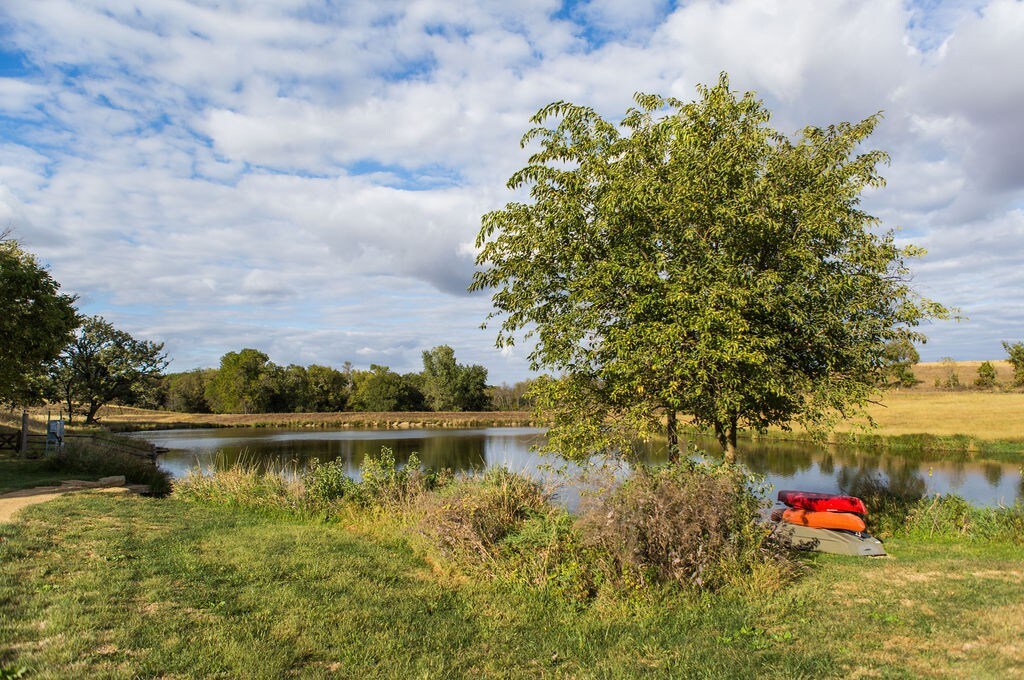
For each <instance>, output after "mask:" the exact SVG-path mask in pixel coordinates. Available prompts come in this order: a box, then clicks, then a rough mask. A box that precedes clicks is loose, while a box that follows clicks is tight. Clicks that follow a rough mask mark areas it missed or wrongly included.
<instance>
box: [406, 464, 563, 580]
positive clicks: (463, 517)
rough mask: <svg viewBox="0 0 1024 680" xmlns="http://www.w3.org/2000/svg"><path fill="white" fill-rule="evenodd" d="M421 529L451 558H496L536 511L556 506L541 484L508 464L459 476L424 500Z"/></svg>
mask: <svg viewBox="0 0 1024 680" xmlns="http://www.w3.org/2000/svg"><path fill="white" fill-rule="evenodd" d="M420 510H421V518H420V522H419V528H420V532H421V533H422V534H423V535H425V536H427V538H428V539H429V540H430V542H431V544H433V545H434V546H435V547H436V548H437V550H439V552H440V553H441V555H442V556H443V557H445V558H454V559H466V560H468V561H469V562H470V563H476V564H480V563H486V562H493V561H494V560H495V559H496V558H497V557H498V555H499V552H500V551H499V544H500V543H501V542H502V541H503V540H504V539H506V538H507V537H508V536H510V535H512V534H514V533H515V532H516V531H518V530H519V529H520V527H522V525H523V523H524V522H525V521H526V520H527V519H529V518H530V517H532V516H536V515H538V514H545V513H548V512H550V511H551V506H550V504H549V494H548V493H546V492H545V491H544V490H543V488H542V487H541V485H540V484H539V483H537V482H535V481H533V480H530V479H527V478H526V477H524V476H523V475H519V474H516V473H514V472H510V471H509V470H507V469H506V468H501V467H499V468H491V469H490V470H487V471H485V472H484V473H482V474H477V475H466V476H462V477H460V478H458V479H457V480H455V481H454V482H453V483H452V484H451V485H449V487H448V488H447V489H444V490H443V491H442V492H441V493H439V494H436V495H431V496H428V497H426V498H424V500H423V503H422V504H421V505H420Z"/></svg>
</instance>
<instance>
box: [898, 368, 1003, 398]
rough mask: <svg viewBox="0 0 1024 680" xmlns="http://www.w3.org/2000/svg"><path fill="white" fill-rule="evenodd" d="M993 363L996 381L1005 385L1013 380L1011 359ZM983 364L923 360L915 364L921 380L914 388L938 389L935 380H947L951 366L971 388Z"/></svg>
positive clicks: (915, 369)
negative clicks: (948, 363)
mask: <svg viewBox="0 0 1024 680" xmlns="http://www.w3.org/2000/svg"><path fill="white" fill-rule="evenodd" d="M991 363H992V366H994V367H995V369H996V382H998V383H1000V384H1003V385H1009V384H1010V383H1012V382H1013V366H1011V365H1010V362H1009V361H992V362H991ZM981 364H982V362H981V361H957V362H954V363H953V364H952V366H947V365H946V364H944V363H942V362H941V361H932V362H922V363H920V364H917V365H916V366H914V376H915V377H916V378H917V379H918V380H920V381H921V382H920V383H919V384H918V385H916V386H915V387H914V390H915V391H925V392H928V391H934V390H936V387H935V381H936V380H939V381H940V382H945V380H946V377H947V376H948V375H949V371H950V368H952V369H953V371H954V373H955V374H956V377H957V379H958V380H959V381H960V385H962V386H963V387H965V388H969V387H971V386H973V385H974V381H975V379H976V378H977V377H978V367H979V366H981Z"/></svg>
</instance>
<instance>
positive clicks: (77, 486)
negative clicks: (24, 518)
mask: <svg viewBox="0 0 1024 680" xmlns="http://www.w3.org/2000/svg"><path fill="white" fill-rule="evenodd" d="M76 491H93V492H99V493H146V492H147V491H149V487H147V486H145V485H144V484H128V485H126V484H125V483H124V479H123V478H122V479H120V480H112V481H109V482H103V480H101V481H100V482H79V481H77V480H69V481H66V482H61V485H60V486H37V487H35V488H33V489H20V490H18V491H10V492H8V493H5V494H0V523H3V522H11V521H13V519H14V516H15V515H16V514H17V513H18V512H20V511H21V509H22V508H26V507H28V506H30V505H35V504H36V503H45V502H46V501H48V500H52V499H54V498H56V497H58V496H63V495H64V494H66V493H74V492H76Z"/></svg>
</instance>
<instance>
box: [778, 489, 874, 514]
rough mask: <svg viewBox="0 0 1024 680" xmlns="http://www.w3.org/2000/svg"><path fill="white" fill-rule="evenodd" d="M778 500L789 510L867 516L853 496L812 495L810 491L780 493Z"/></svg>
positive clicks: (862, 504)
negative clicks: (848, 513) (789, 508)
mask: <svg viewBox="0 0 1024 680" xmlns="http://www.w3.org/2000/svg"><path fill="white" fill-rule="evenodd" d="M779 500H780V501H782V502H783V503H785V504H786V505H788V506H789V507H791V508H799V509H801V510H811V511H813V512H855V513H857V514H858V515H866V514H868V509H867V508H866V507H864V501H862V500H861V499H859V498H854V497H853V496H836V495H834V494H829V493H812V492H810V491H780V492H779Z"/></svg>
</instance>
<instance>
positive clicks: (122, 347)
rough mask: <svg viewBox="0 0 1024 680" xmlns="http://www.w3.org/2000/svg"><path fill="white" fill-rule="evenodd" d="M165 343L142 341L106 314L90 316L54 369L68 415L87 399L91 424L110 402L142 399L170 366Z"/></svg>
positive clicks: (88, 418)
mask: <svg viewBox="0 0 1024 680" xmlns="http://www.w3.org/2000/svg"><path fill="white" fill-rule="evenodd" d="M163 348H164V345H163V343H162V342H160V343H157V342H151V341H148V340H137V339H135V338H133V337H132V336H131V335H129V334H128V333H126V332H124V331H122V330H118V329H117V328H114V326H113V325H112V324H110V323H109V322H107V321H106V320H104V319H103V317H101V316H90V317H87V318H85V319H84V321H83V322H82V327H81V328H80V329H79V330H78V332H77V333H76V334H75V336H74V338H73V339H72V341H71V342H70V343H69V344H68V345H67V346H66V347H65V348H64V350H63V351H62V352H61V354H60V356H59V357H57V359H56V361H55V362H54V363H53V365H52V366H51V369H50V375H51V379H52V381H53V384H54V385H55V387H56V389H57V390H58V391H59V393H60V395H61V397H62V399H63V400H64V401H65V403H66V405H67V409H68V417H69V418H71V417H73V414H74V408H75V406H76V405H78V404H83V405H84V406H85V413H86V417H85V422H86V424H90V423H93V422H95V420H96V412H97V411H98V410H99V409H100V407H101V406H103V405H104V404H108V403H110V402H113V401H121V402H128V401H132V400H134V399H136V398H137V397H138V395H139V393H140V391H142V390H146V389H148V388H149V387H150V379H151V378H155V377H156V376H158V375H160V372H161V371H163V369H164V368H166V367H167V361H166V355H165V354H164V353H163Z"/></svg>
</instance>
